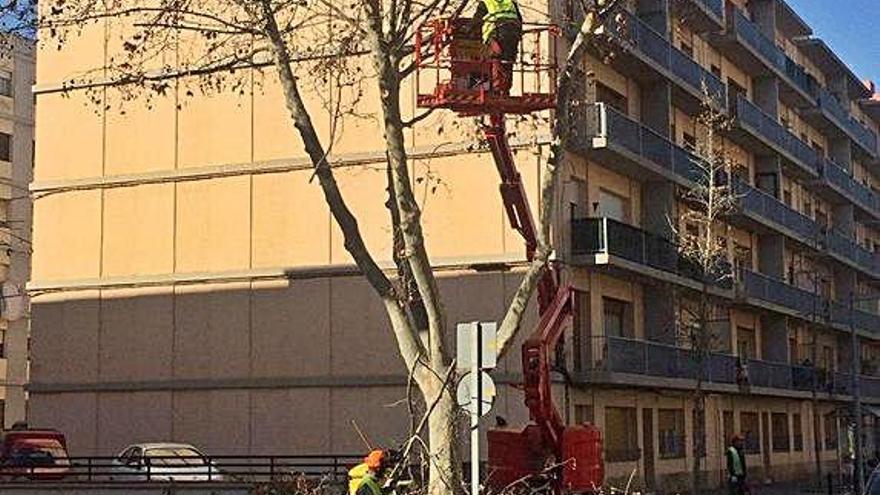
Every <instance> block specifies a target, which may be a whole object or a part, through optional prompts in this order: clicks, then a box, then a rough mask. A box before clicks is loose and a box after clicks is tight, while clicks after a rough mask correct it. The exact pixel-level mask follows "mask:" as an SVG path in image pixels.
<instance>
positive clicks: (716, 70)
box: [709, 64, 722, 79]
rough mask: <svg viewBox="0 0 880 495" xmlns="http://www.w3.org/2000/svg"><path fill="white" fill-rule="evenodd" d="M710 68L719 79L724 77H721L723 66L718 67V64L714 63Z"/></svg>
mask: <svg viewBox="0 0 880 495" xmlns="http://www.w3.org/2000/svg"><path fill="white" fill-rule="evenodd" d="M709 70H710V71H711V72H712V74H713V75H714V76H715V77H717V78H718V79H722V77H721V67H718V66H717V65H715V64H712V65H711V67H710V68H709Z"/></svg>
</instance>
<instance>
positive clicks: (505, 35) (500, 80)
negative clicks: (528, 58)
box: [489, 22, 522, 94]
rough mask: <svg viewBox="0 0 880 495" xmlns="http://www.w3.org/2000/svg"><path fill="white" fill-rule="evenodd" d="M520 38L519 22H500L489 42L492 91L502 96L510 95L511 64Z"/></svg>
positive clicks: (520, 27)
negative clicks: (492, 61) (491, 62)
mask: <svg viewBox="0 0 880 495" xmlns="http://www.w3.org/2000/svg"><path fill="white" fill-rule="evenodd" d="M521 38H522V24H520V23H519V22H501V23H499V24H498V26H496V27H495V31H494V32H493V33H492V39H491V40H490V41H489V53H490V56H491V58H492V60H494V61H497V62H498V63H495V64H493V65H492V90H493V91H497V92H499V93H503V94H509V93H510V87H511V85H512V84H513V64H514V62H516V54H517V51H518V50H519V41H520V39H521Z"/></svg>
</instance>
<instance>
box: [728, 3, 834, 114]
mask: <svg viewBox="0 0 880 495" xmlns="http://www.w3.org/2000/svg"><path fill="white" fill-rule="evenodd" d="M728 29H729V30H730V31H731V32H733V33H736V35H737V36H739V37H740V38H741V39H742V40H743V41H744V42H745V43H746V44H748V45H749V46H750V47H752V49H753V50H754V51H755V52H756V53H757V54H759V55H760V56H761V58H763V59H764V60H766V61H767V63H768V64H769V65H770V67H772V68H773V69H775V70H776V71H777V72H778V73H779V74H781V75H783V76H785V77H786V78H787V79H788V81H789V82H791V83H792V84H793V85H794V86H796V87H798V88H800V89H801V90H802V91H803V92H804V93H805V94H807V95H809V96H810V97H812V98H815V96H814V95H815V93H816V88H817V87H818V82H817V81H816V79H815V78H814V77H813V76H811V75H810V74H809V73H808V72H807V71H806V70H805V69H804V67H803V66H802V65H800V64H798V63H797V62H795V61H794V60H793V59H792V58H791V57H789V56H788V55H786V54H785V52H784V51H782V50H781V49H780V48H779V47H778V46H776V43H775V42H774V41H773V40H771V39H770V38H768V37H767V36H766V35H764V33H762V32H761V30H760V29H759V28H758V26H757V25H756V24H755V23H754V22H752V21H751V20H749V18H748V17H746V16H745V14H743V12H742V11H741V10H740V9H737V8H734V9H733V15H732V16H728Z"/></svg>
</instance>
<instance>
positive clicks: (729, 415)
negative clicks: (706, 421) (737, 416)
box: [721, 411, 736, 445]
mask: <svg viewBox="0 0 880 495" xmlns="http://www.w3.org/2000/svg"><path fill="white" fill-rule="evenodd" d="M721 421H722V426H723V427H724V445H729V444H730V441H731V440H733V435H734V433H736V430H734V425H733V411H724V412H723V413H721Z"/></svg>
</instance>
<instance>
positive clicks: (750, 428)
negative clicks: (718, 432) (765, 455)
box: [739, 412, 761, 454]
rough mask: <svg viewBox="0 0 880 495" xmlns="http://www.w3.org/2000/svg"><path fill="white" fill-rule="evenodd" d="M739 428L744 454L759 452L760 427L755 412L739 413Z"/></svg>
mask: <svg viewBox="0 0 880 495" xmlns="http://www.w3.org/2000/svg"><path fill="white" fill-rule="evenodd" d="M739 426H740V430H742V436H743V440H744V441H743V447H744V448H743V450H744V451H745V452H746V454H758V453H760V452H761V441H760V439H761V425H760V420H759V419H758V413H756V412H741V413H739Z"/></svg>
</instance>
